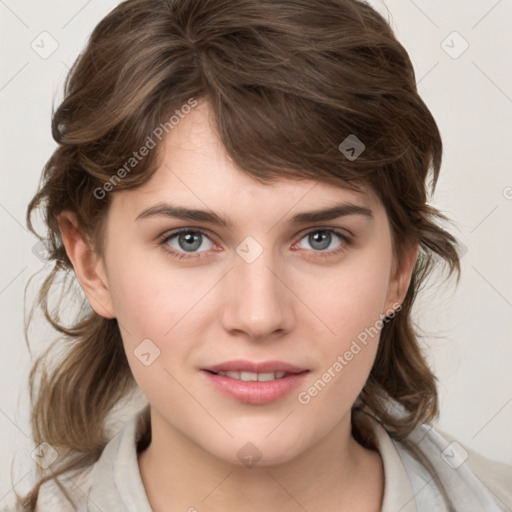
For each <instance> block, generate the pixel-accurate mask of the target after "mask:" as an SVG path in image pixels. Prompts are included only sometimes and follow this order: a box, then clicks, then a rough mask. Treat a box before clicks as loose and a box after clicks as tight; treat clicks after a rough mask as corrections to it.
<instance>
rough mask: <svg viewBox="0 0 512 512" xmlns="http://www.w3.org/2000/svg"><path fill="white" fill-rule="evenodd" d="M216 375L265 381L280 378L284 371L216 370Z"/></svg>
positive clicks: (250, 380) (249, 380) (246, 380)
mask: <svg viewBox="0 0 512 512" xmlns="http://www.w3.org/2000/svg"><path fill="white" fill-rule="evenodd" d="M217 375H221V376H222V377H229V378H230V379H236V380H243V381H245V382H256V381H258V382H266V381H269V380H275V379H282V378H283V377H284V376H285V375H286V373H285V372H268V373H254V372H218V373H217Z"/></svg>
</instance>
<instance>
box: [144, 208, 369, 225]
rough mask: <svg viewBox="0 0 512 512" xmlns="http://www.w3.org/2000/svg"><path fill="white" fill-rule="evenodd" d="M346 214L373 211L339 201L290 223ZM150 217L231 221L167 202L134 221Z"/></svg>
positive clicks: (362, 213)
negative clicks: (339, 202)
mask: <svg viewBox="0 0 512 512" xmlns="http://www.w3.org/2000/svg"><path fill="white" fill-rule="evenodd" d="M347 215H362V216H364V217H367V218H370V219H371V218H373V212H372V210H370V208H367V207H366V206H361V205H358V204H354V203H341V204H337V205H334V206H331V207H329V208H324V209H321V210H314V211H309V212H302V213H298V214H296V215H294V216H293V217H292V218H291V219H290V223H291V224H307V223H309V222H323V221H327V220H333V219H337V218H339V217H345V216H347ZM151 217H169V218H174V219H181V220H189V221H196V222H208V223H210V224H215V225H219V226H224V227H227V228H231V227H232V223H231V222H230V221H229V220H227V219H225V218H224V217H221V216H220V215H217V214H216V213H214V212H212V211H207V210H199V209H196V208H186V207H183V206H175V205H171V204H168V203H159V204H157V205H154V206H150V207H149V208H146V209H145V210H143V211H142V212H141V213H139V215H137V218H136V219H135V220H136V221H138V220H142V219H148V218H151Z"/></svg>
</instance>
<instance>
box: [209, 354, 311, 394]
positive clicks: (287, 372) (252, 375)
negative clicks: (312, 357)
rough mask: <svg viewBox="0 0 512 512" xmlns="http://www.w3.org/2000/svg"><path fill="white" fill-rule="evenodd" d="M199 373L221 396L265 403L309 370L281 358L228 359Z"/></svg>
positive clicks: (294, 384) (295, 386)
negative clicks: (259, 361)
mask: <svg viewBox="0 0 512 512" xmlns="http://www.w3.org/2000/svg"><path fill="white" fill-rule="evenodd" d="M201 372H202V373H203V374H204V375H205V376H206V378H207V380H208V382H209V383H210V384H211V385H212V386H213V387H214V388H215V389H216V390H218V391H220V392H221V393H223V394H224V395H227V396H228V397H230V398H232V399H235V400H237V401H239V402H242V403H248V404H265V403H270V402H274V401H276V400H279V399H280V398H283V397H284V396H286V395H287V394H289V393H290V392H291V391H292V390H293V389H295V388H297V387H298V386H299V385H300V384H301V383H302V382H303V380H304V377H305V376H306V375H307V374H308V373H309V370H306V369H303V368H300V367H298V366H295V365H291V364H289V363H284V362H280V361H268V362H262V363H254V362H250V361H228V362H225V363H221V364H219V365H215V366H211V367H208V368H202V369H201Z"/></svg>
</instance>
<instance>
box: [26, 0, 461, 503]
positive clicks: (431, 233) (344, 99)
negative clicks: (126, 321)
mask: <svg viewBox="0 0 512 512" xmlns="http://www.w3.org/2000/svg"><path fill="white" fill-rule="evenodd" d="M191 99H193V100H197V101H200V100H204V101H207V102H208V103H209V104H210V106H211V108H212V110H213V113H214V119H215V127H214V128H215V130H216V131H217V133H218V136H219V137H220V140H221V141H222V143H223V145H224V147H225V149H226V151H227V152H228V154H229V155H230V156H231V158H232V159H233V161H234V162H235V164H237V165H238V166H239V167H240V168H241V169H242V170H243V171H244V172H246V173H248V174H249V175H251V176H252V177H253V178H254V179H257V180H260V181H261V182H262V183H272V181H273V180H276V179H283V178H290V179H291V178H306V179H313V180H319V181H322V182H326V183H331V184H335V185H338V186H344V187H350V188H352V189H354V190H361V189H362V188H363V187H370V188H371V189H373V190H374V191H375V192H376V193H377V195H378V196H379V198H380V200H381V201H382V203H383V204H384V206H385V209H386V212H387V215H388V217H389V220H390V223H391V227H392V236H393V248H394V251H395V256H396V258H397V261H398V262H399V263H400V262H401V261H402V259H403V256H404V250H405V248H406V247H407V246H408V245H409V244H410V243H411V242H413V243H414V242H419V246H420V252H419V256H418V258H417V261H416V264H415V267H414V270H413V276H412V280H411V283H410V286H409V289H408V291H407V295H406V297H405V300H404V302H403V304H402V309H401V311H400V313H399V314H397V315H396V316H394V317H393V318H390V319H389V321H387V322H385V324H384V326H383V328H382V332H381V337H380V345H379V348H378V353H377V356H376V360H375V364H374V366H373V368H372V370H371V373H370V375H369V378H368V380H367V382H366V385H365V386H364V389H363V390H362V392H361V394H360V396H359V398H358V400H357V401H356V404H354V408H353V413H354V414H353V419H352V422H353V435H354V437H355V438H356V439H357V440H358V441H359V442H361V443H362V444H364V445H366V446H368V447H373V448H375V447H374V446H372V441H371V437H370V436H369V431H368V429H367V427H366V426H365V422H364V414H359V413H361V412H363V411H366V413H368V414H371V415H372V416H373V417H375V418H377V419H378V420H379V421H380V422H381V423H382V424H383V425H384V427H385V428H386V430H387V431H388V432H389V433H390V435H391V436H392V437H393V438H395V439H400V440H403V442H404V443H405V444H406V445H407V440H406V439H404V438H405V437H406V436H407V435H408V434H409V433H410V432H411V431H412V429H414V427H416V426H417V425H419V424H421V423H429V422H432V421H433V420H434V419H436V418H437V417H438V413H439V410H438V397H437V389H436V378H435V376H434V375H433V373H432V371H431V370H430V368H429V366H428V364H427V362H426V360H425V357H424V355H423V353H422V349H421V346H420V344H419V336H418V333H417V332H416V331H415V328H414V325H413V322H412V320H411V307H412V305H413V302H414V300H415V296H416V294H417V292H418V290H419V289H420V287H421V286H422V283H424V282H425V279H426V277H427V276H428V275H429V274H430V272H431V270H432V269H433V268H434V267H435V266H437V264H438V263H441V264H443V263H444V265H443V267H444V268H447V269H448V274H452V273H454V272H455V273H456V274H457V278H458V276H459V274H460V265H459V258H458V254H457V245H456V239H455V238H454V237H453V236H452V235H451V234H449V233H448V232H447V231H445V229H443V227H442V222H443V221H445V220H447V219H446V217H445V216H444V215H443V214H442V213H441V212H439V211H438V210H436V209H435V208H433V207H432V206H430V205H429V204H428V202H427V201H428V198H429V195H430V194H431V193H433V192H434V189H435V186H436V182H437V180H438V177H439V171H440V166H441V156H442V141H441V137H440V133H439V130H438V127H437V125H436V122H435V120H434V118H433V116H432V115H431V113H430V111H429V109H428V108H427V106H426V105H425V103H424V102H423V101H422V99H421V98H420V96H419V95H418V91H417V88H416V80H415V73H414V69H413V66H412V63H411V60H410V58H409V56H408V54H407V52H406V50H405V49H404V48H403V46H402V45H401V44H400V43H399V42H398V41H397V39H396V38H395V36H394V34H393V31H392V29H391V28H390V26H389V25H388V23H387V22H386V20H385V19H384V18H383V17H382V16H381V15H380V14H378V13H377V12H376V11H375V10H374V9H373V8H371V7H370V6H369V5H368V4H366V3H364V2H361V1H356V0H315V1H314V2H312V1H311V0H127V1H125V2H123V3H121V4H120V5H118V6H117V7H116V8H115V9H113V10H112V11H111V12H110V13H109V14H108V15H107V16H106V17H105V18H104V19H103V20H101V22H100V23H99V24H98V25H97V26H96V28H95V29H94V31H93V32H92V34H91V36H90V39H89V41H88V42H87V45H86V47H85V49H84V50H83V52H82V53H81V54H80V55H79V57H78V58H77V60H76V62H75V63H74V65H73V67H72V68H71V70H70V72H69V75H68V76H67V78H66V82H65V86H64V99H63V101H62V102H61V103H60V105H59V106H58V108H57V109H56V110H55V109H53V116H52V134H53V138H54V139H55V141H56V142H57V147H56V149H55V151H54V152H53V154H52V155H51V157H50V158H49V160H48V162H47V163H46V165H45V167H44V169H43V173H42V177H41V183H40V186H39V189H38V191H37V193H36V194H35V196H34V197H33V199H32V200H31V202H30V204H29V206H28V211H27V223H28V226H29V228H30V229H31V231H32V232H33V233H34V234H36V236H38V237H39V238H40V239H41V240H44V241H45V244H46V245H47V248H48V254H49V265H50V267H51V271H50V272H49V274H48V275H47V277H46V279H45V281H44V283H43V284H42V286H41V287H40V289H39V294H38V300H37V303H36V305H39V306H40V307H41V308H42V311H43V312H44V315H45V317H46V319H47V320H48V322H49V323H50V324H51V325H52V326H53V327H54V328H55V329H56V330H57V331H58V332H59V333H60V336H59V339H58V340H57V341H56V342H55V343H54V344H53V345H52V346H50V347H49V348H48V349H47V350H46V351H45V352H44V353H43V354H41V355H40V356H39V357H38V358H37V359H36V361H35V363H34V366H33V368H32V371H31V374H30V390H31V397H32V413H31V414H32V416H31V418H32V429H33V437H34V441H35V442H36V444H39V443H41V442H43V441H45V442H47V443H49V444H50V445H51V446H52V447H54V448H55V449H56V450H57V451H58V452H59V454H60V457H59V459H58V461H57V462H55V463H54V464H53V465H52V466H51V469H50V473H48V472H42V471H41V472H40V473H39V476H38V481H37V484H36V485H35V486H34V487H33V489H32V490H31V492H30V493H29V494H28V495H26V496H25V497H24V498H23V499H22V500H21V503H22V505H23V507H24V509H25V510H31V511H32V510H34V509H35V506H36V503H37V499H38V493H39V490H40V487H41V485H42V484H43V483H45V482H48V481H54V482H55V483H57V484H58V485H60V484H59V478H60V477H62V476H63V475H64V474H71V472H76V473H78V472H80V471H82V470H85V469H86V468H88V467H90V466H91V465H92V464H93V463H94V462H95V461H96V460H97V459H98V458H99V456H100V454H101V453H102V450H103V449H104V447H105V445H106V444H107V442H108V440H109V438H108V435H107V431H106V428H105V424H106V421H107V418H108V417H109V414H110V413H111V412H112V410H113V409H114V407H115V406H118V405H119V404H120V403H121V402H122V400H123V398H125V397H127V396H128V395H129V394H130V393H131V392H132V391H133V390H134V388H135V387H136V385H135V382H134V380H133V377H132V375H131V372H130V369H129V366H128V362H127V359H126V356H125V353H124V350H123V345H122V340H121V335H120V331H119V327H118V324H117V321H116V320H115V319H105V318H103V317H101V316H99V315H98V314H96V313H95V312H94V311H93V310H92V309H91V308H90V306H89V304H88V303H87V301H86V300H85V299H84V296H82V301H83V302H82V307H81V309H80V314H79V316H78V317H77V318H74V319H73V320H72V321H70V322H68V323H67V324H65V322H64V321H63V320H62V312H63V311H64V310H65V309H66V308H67V307H68V306H69V303H70V302H69V300H70V299H68V298H67V297H68V295H69V296H70V298H73V297H76V293H77V287H76V286H75V285H76V282H75V278H74V273H73V267H72V265H71V262H70V260H69V259H68V256H67V255H66V251H65V249H64V246H63V243H62V239H61V234H60V230H59V225H58V222H57V216H58V214H59V213H60V212H62V211H63V210H71V211H72V212H74V213H75V214H76V216H77V218H78V221H79V224H80V227H81V231H82V233H83V235H84V236H85V237H86V238H87V239H88V240H89V241H90V242H91V244H92V246H93V247H94V249H95V251H96V252H97V253H98V254H99V255H101V254H102V251H103V245H102V242H103V237H102V228H103V225H104V224H103V221H104V219H105V214H106V212H107V210H108V207H109V202H110V199H111V197H112V194H114V193H116V190H122V189H133V188H136V187H138V186H140V185H141V184H143V183H145V182H146V181H147V180H148V179H149V178H150V177H151V176H152V174H153V173H154V172H155V170H156V169H157V167H158V164H159V156H160V153H159V151H158V147H159V146H158V144H157V149H156V150H155V151H149V152H148V154H147V155H146V156H145V157H144V158H143V159H141V160H140V162H138V163H137V165H136V166H134V167H133V169H131V170H130V172H128V173H124V174H125V175H124V176H123V177H122V179H116V180H115V186H113V190H112V191H111V192H110V193H108V194H106V193H104V192H102V191H105V190H106V186H105V184H106V183H107V182H109V180H110V183H113V181H112V180H113V177H114V175H116V174H117V177H119V169H120V168H121V167H122V166H123V164H125V163H126V161H127V159H128V158H130V157H131V156H132V155H133V152H135V151H137V150H138V149H140V148H141V147H142V146H143V145H144V144H146V143H147V142H148V137H152V138H153V139H154V134H155V128H156V127H158V126H161V125H162V124H163V123H166V122H167V123H168V122H169V119H170V117H171V116H172V115H173V114H177V112H176V111H177V110H178V111H180V109H181V108H182V107H183V106H184V105H186V104H187V103H188V104H190V101H191ZM167 126H168V125H167ZM351 134H353V135H356V136H357V138H358V139H360V141H362V142H363V143H364V145H365V149H364V151H363V152H362V153H361V154H360V156H359V157H358V158H356V159H349V158H347V157H346V156H345V155H344V154H343V153H342V152H341V151H340V149H339V145H340V143H341V142H342V141H344V140H345V139H346V137H347V136H349V135H351ZM157 142H159V141H157ZM37 210H40V211H42V213H43V217H44V220H45V226H46V229H47V232H46V233H45V234H44V235H39V234H38V233H37V232H36V230H35V228H34V226H33V224H32V216H33V214H34V213H35V211H37ZM62 279H63V280H64V282H65V283H68V286H67V287H63V284H62ZM57 288H58V290H59V293H60V295H59V296H58V299H55V297H56V293H57ZM78 293H80V290H78ZM52 298H53V299H54V300H53V301H52ZM28 323H30V319H29V320H28ZM56 351H57V352H58V356H56V354H55V352H56ZM390 404H395V405H397V406H398V407H399V408H400V414H398V413H397V410H396V408H395V409H393V408H390ZM409 448H410V449H411V451H412V452H414V451H415V449H414V446H409ZM416 456H417V457H418V458H420V459H421V454H420V453H418V452H417V451H416ZM423 462H424V463H425V465H427V462H426V461H424V460H423ZM68 472H69V473H68ZM433 476H434V478H436V477H435V475H433ZM436 480H437V479H436ZM438 483H439V482H438ZM441 487H442V486H441Z"/></svg>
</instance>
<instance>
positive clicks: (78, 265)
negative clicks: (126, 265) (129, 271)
mask: <svg viewBox="0 0 512 512" xmlns="http://www.w3.org/2000/svg"><path fill="white" fill-rule="evenodd" d="M58 222H59V227H60V232H61V236H62V242H63V244H64V247H65V249H66V253H67V255H68V258H69V259H70V261H71V263H72V265H73V268H74V270H75V274H76V277H77V279H78V281H79V283H80V286H81V287H82V290H83V291H84V293H85V295H86V296H87V299H88V300H89V303H90V304H91V307H92V308H93V309H94V311H96V313H98V315H100V316H102V317H104V318H115V314H114V308H113V304H112V298H111V295H110V290H109V287H108V282H107V276H106V272H105V267H104V264H103V261H102V260H101V259H100V258H99V256H98V254H97V253H96V252H95V251H94V249H93V247H92V246H91V244H90V242H89V241H88V240H87V239H86V237H85V236H84V235H83V233H82V231H81V230H80V226H79V223H78V220H77V217H76V214H75V213H73V212H71V211H63V212H61V213H60V214H59V216H58Z"/></svg>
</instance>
